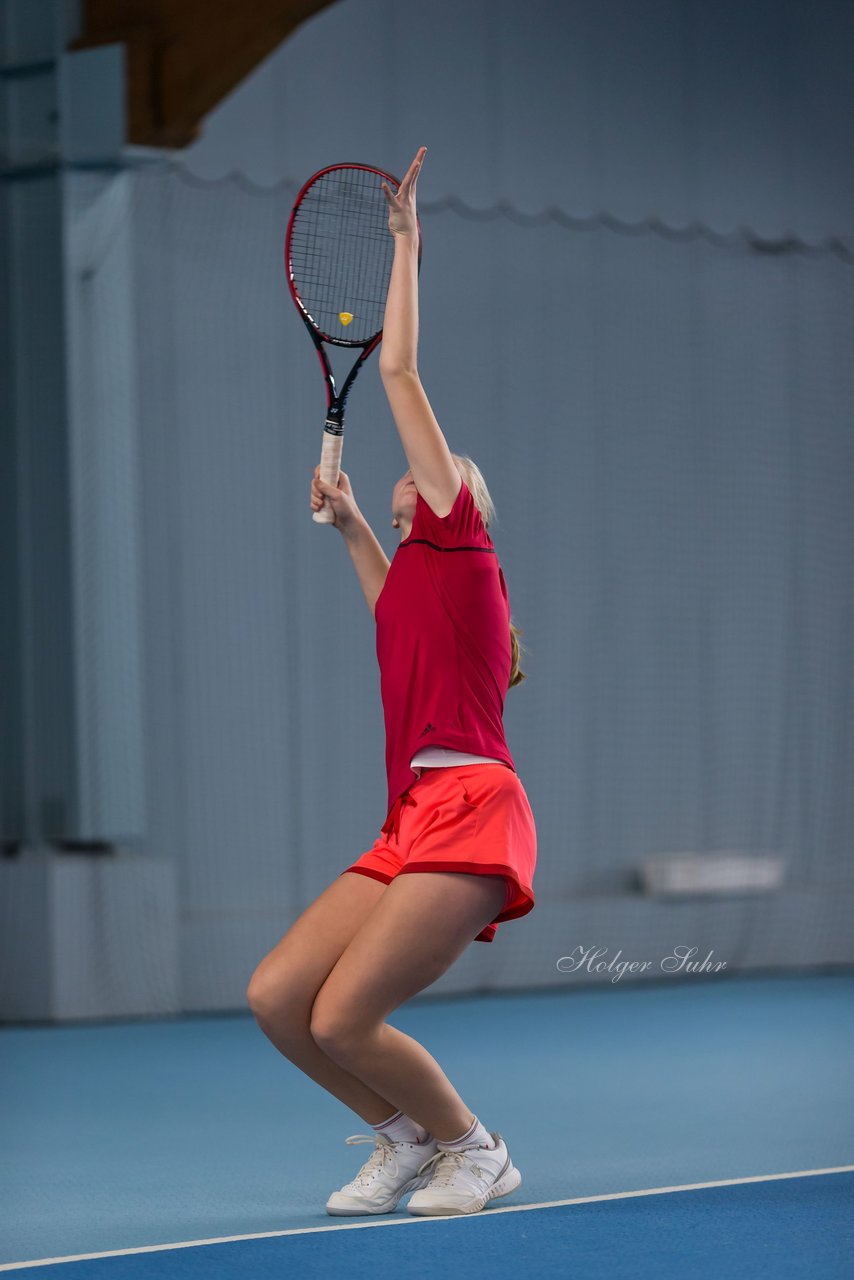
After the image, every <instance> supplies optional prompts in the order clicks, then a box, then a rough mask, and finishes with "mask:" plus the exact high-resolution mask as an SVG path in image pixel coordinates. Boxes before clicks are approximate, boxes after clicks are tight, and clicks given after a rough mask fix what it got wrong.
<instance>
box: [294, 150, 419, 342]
mask: <svg viewBox="0 0 854 1280" xmlns="http://www.w3.org/2000/svg"><path fill="white" fill-rule="evenodd" d="M393 257H394V243H393V237H392V235H391V234H390V232H389V229H388V206H387V204H386V200H385V196H384V195H383V192H382V190H381V188H380V177H379V175H378V174H376V173H373V172H370V171H365V170H362V169H355V168H348V167H346V166H341V167H340V168H336V169H332V170H330V171H329V172H328V173H324V174H321V175H320V176H319V177H318V178H317V179H316V180H315V181H314V182H313V183H312V184H311V186H309V187H308V189H307V190H306V191H305V193H304V195H303V198H302V200H301V201H300V204H299V206H298V208H297V210H296V213H295V215H294V221H293V227H292V229H291V239H290V271H291V275H292V278H293V282H294V287H295V288H296V290H297V293H298V294H299V296H300V300H301V302H302V305H303V306H304V307H305V309H306V311H307V312H308V313H309V316H310V318H311V320H312V321H313V322H314V324H315V325H316V326H317V328H318V329H320V330H321V332H322V333H323V334H324V335H325V336H326V337H328V338H330V339H332V340H333V341H337V342H345V343H353V344H357V343H364V342H366V341H368V340H369V339H370V338H372V337H373V336H374V335H375V334H377V333H379V331H380V330H381V329H382V326H383V314H384V311H385V300H386V293H387V290H388V281H389V276H390V273H391V265H392V259H393Z"/></svg>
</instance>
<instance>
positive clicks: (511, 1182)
mask: <svg viewBox="0 0 854 1280" xmlns="http://www.w3.org/2000/svg"><path fill="white" fill-rule="evenodd" d="M489 1136H490V1137H491V1138H492V1140H493V1141H494V1143H495V1146H494V1148H490V1147H464V1148H463V1149H462V1151H444V1150H443V1149H442V1148H441V1147H439V1148H438V1149H437V1151H436V1154H435V1155H434V1156H431V1157H430V1159H429V1160H426V1161H425V1162H424V1164H423V1165H422V1166H421V1170H420V1172H421V1173H422V1175H423V1174H424V1173H427V1172H428V1171H429V1170H430V1169H431V1167H432V1177H431V1178H430V1180H429V1182H428V1183H427V1185H426V1186H425V1187H424V1188H423V1190H421V1191H416V1192H415V1195H414V1196H413V1197H412V1199H411V1200H410V1201H409V1204H408V1205H407V1208H408V1210H409V1212H410V1213H419V1214H425V1215H426V1214H450V1213H478V1212H479V1211H480V1210H481V1209H482V1208H483V1207H484V1205H486V1204H488V1203H489V1201H490V1200H497V1199H498V1197H499V1196H508V1195H509V1194H510V1192H511V1191H515V1190H516V1188H517V1187H518V1186H520V1185H521V1182H522V1175H521V1173H520V1172H519V1170H518V1169H516V1168H515V1167H514V1165H513V1162H512V1160H511V1159H510V1152H509V1151H508V1150H507V1143H506V1142H505V1141H504V1139H503V1138H502V1136H501V1134H500V1133H491V1134H490V1135H489Z"/></svg>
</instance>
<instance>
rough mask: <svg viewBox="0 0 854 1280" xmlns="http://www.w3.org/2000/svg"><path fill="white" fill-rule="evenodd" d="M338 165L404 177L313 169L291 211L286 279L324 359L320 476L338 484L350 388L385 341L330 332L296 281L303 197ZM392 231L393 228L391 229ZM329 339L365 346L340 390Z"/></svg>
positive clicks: (327, 516) (325, 512) (319, 514)
mask: <svg viewBox="0 0 854 1280" xmlns="http://www.w3.org/2000/svg"><path fill="white" fill-rule="evenodd" d="M338 169H358V170H360V171H361V172H362V173H373V174H375V175H376V177H377V178H382V179H383V180H384V181H385V182H387V183H388V184H389V186H393V188H394V190H395V191H397V190H399V189H400V180H399V179H398V178H396V177H395V176H394V174H391V173H387V172H386V171H385V170H384V169H377V168H375V167H374V166H373V165H369V164H348V163H341V164H329V165H326V166H325V168H323V169H318V171H317V173H313V174H312V175H311V177H310V178H309V179H308V180H307V181H306V182H305V183H304V184H303V186H302V187H301V188H300V190H299V193H298V194H297V197H296V199H295V200H294V204H293V208H292V209H291V215H290V217H289V219H288V228H287V231H286V233H285V279H286V280H287V282H288V288H289V289H290V292H291V297H292V298H293V300H294V304H295V306H296V308H297V311H298V312H299V314H300V316H301V318H302V321H303V323H304V325H305V327H306V329H307V330H308V332H309V336H310V337H311V340H312V342H313V344H314V349H315V351H316V352H317V356H318V359H319V360H320V367H321V369H322V370H323V379H324V383H325V385H326V421H325V423H324V426H323V446H322V448H321V452H320V478H321V480H323V481H324V483H325V484H329V485H332V486H333V487H336V486H337V484H338V475H339V472H340V470H341V452H342V449H343V446H344V410H345V408H346V406H347V397H348V395H349V394H350V388H351V387H352V385H353V383H354V382H355V380H356V375H357V374H358V372H359V370H360V369H361V367H362V365H363V364H364V363H365V361H366V360H367V358H368V356H369V355H371V353H372V352H373V351H375V350H376V348H377V347H378V346H379V344H380V342H381V341H382V336H383V331H382V329H379V330H378V331H377V332H376V333H375V334H373V336H372V337H370V338H365V339H363V340H362V341H361V342H359V341H354V340H353V339H351V338H342V337H338V336H335V335H333V334H331V333H326V332H325V330H323V329H321V327H320V325H319V324H318V323H317V321H316V320H315V319H314V317H313V316H312V314H311V312H310V311H309V310H308V308H307V307H306V305H305V303H304V302H303V300H302V298H301V297H300V294H299V289H298V288H297V286H296V283H295V281H294V273H293V267H292V262H291V236H292V233H293V228H294V223H295V222H296V217H297V212H298V210H299V207H300V204H301V203H302V199H303V197H304V196H305V193H306V192H307V191H308V189H309V187H311V186H312V185H313V184H314V183H315V182H317V180H318V178H322V177H323V176H324V175H325V174H327V173H334V172H335V171H336V170H338ZM416 224H417V227H418V270H419V272H420V270H421V221H420V219H418V218H416ZM388 234H389V235H391V234H392V232H391V231H389V233H388ZM327 342H328V343H329V344H330V345H331V346H334V347H350V348H355V347H361V348H362V353H361V355H360V356H359V357H358V359H357V360H356V362H355V364H354V365H353V367H352V369H351V370H350V372H349V373H348V375H347V377H346V378H345V379H344V382H343V383H342V384H341V389H340V391H339V390H338V389H337V387H336V383H335V375H334V374H333V372H332V366H331V364H330V363H329V358H328V356H327V354H326V352H325V350H324V343H327ZM312 518H313V519H314V520H315V522H316V523H317V524H332V522H333V520H334V518H335V517H334V513H333V511H332V508H331V506H330V504H329V502H328V501H327V500H326V499H324V502H323V506H322V507H321V508H320V510H319V511H315V512H314V513H313V517H312Z"/></svg>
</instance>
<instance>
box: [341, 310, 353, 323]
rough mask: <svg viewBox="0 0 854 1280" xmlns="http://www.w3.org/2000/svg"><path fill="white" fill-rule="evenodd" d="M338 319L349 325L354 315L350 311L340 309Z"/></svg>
mask: <svg viewBox="0 0 854 1280" xmlns="http://www.w3.org/2000/svg"><path fill="white" fill-rule="evenodd" d="M338 319H339V320H340V321H341V323H342V324H344V325H347V324H349V323H350V321H351V320H352V319H353V316H352V314H351V313H350V312H349V311H339V312H338Z"/></svg>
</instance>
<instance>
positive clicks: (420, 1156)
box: [326, 1133, 438, 1217]
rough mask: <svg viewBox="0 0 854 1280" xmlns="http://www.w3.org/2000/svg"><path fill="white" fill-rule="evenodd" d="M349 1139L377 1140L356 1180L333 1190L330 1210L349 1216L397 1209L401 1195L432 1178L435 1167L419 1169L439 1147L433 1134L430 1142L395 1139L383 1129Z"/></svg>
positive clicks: (348, 1140)
mask: <svg viewBox="0 0 854 1280" xmlns="http://www.w3.org/2000/svg"><path fill="white" fill-rule="evenodd" d="M347 1142H349V1143H351V1144H353V1145H355V1144H356V1143H359V1142H373V1143H375V1147H374V1151H373V1153H372V1154H371V1155H370V1156H369V1157H368V1159H367V1160H366V1161H365V1163H364V1164H363V1165H362V1167H361V1169H360V1170H359V1172H358V1173H357V1174H356V1176H355V1178H354V1179H353V1181H352V1182H348V1183H346V1184H345V1185H344V1186H343V1187H342V1188H341V1190H340V1191H333V1193H332V1195H331V1196H330V1197H329V1199H328V1200H327V1202H326V1212H327V1213H331V1214H343V1215H346V1216H348V1217H355V1215H356V1214H361V1213H394V1211H395V1209H396V1208H397V1203H398V1201H399V1200H400V1198H401V1196H405V1195H406V1194H407V1192H409V1191H415V1190H417V1189H418V1188H419V1187H425V1186H426V1185H427V1183H428V1182H429V1181H430V1176H431V1173H432V1167H431V1168H430V1169H428V1170H427V1171H426V1172H425V1173H423V1174H420V1173H419V1170H420V1169H421V1167H422V1165H424V1164H425V1163H426V1164H429V1162H430V1158H431V1157H432V1156H433V1155H435V1153H436V1151H437V1150H438V1148H437V1146H436V1139H435V1138H433V1137H430V1138H428V1139H427V1141H426V1142H392V1141H391V1139H390V1138H387V1137H386V1135H385V1134H383V1133H374V1134H370V1135H369V1134H366V1133H356V1134H353V1136H352V1137H351V1138H348V1139H347Z"/></svg>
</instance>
